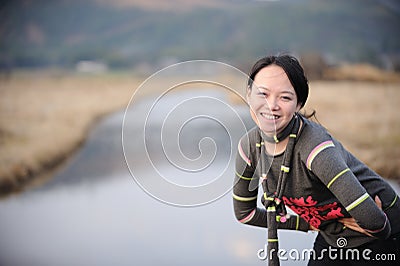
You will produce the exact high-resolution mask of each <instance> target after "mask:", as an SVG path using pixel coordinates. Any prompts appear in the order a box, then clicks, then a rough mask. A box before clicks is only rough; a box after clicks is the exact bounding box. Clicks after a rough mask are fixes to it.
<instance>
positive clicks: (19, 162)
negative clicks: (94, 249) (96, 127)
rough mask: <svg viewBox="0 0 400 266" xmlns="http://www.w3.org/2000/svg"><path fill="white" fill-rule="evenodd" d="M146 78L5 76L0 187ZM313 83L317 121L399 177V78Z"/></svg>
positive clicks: (16, 182) (77, 135)
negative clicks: (396, 80)
mask: <svg viewBox="0 0 400 266" xmlns="http://www.w3.org/2000/svg"><path fill="white" fill-rule="evenodd" d="M143 80H144V78H134V77H132V76H129V75H102V76H88V75H86V76H82V75H72V76H71V75H64V74H62V73H61V74H56V75H54V74H51V73H50V74H49V73H19V74H16V75H14V76H12V77H11V79H10V80H7V81H0V95H1V97H0V147H1V148H0V194H5V193H8V192H10V191H14V190H18V189H19V188H21V187H23V186H24V185H25V184H26V183H28V182H30V180H31V179H32V178H33V177H35V176H37V175H38V174H41V173H43V172H45V171H48V170H49V169H52V168H54V167H55V166H57V165H58V164H59V163H60V162H62V161H64V160H65V159H66V158H67V157H68V156H69V155H70V154H71V153H72V152H73V151H75V150H76V149H77V148H78V147H80V145H81V144H82V142H83V141H84V140H85V137H86V135H87V133H88V130H89V129H90V127H91V126H92V125H93V123H94V122H95V121H96V120H97V119H98V118H99V117H101V116H103V115H105V114H108V113H110V112H113V111H117V110H120V109H122V108H124V107H125V106H126V105H127V104H128V102H129V99H130V97H131V95H132V93H133V92H134V90H135V89H136V88H137V87H138V85H139V84H140V82H142V81H143ZM173 82H174V80H173V79H172V80H171V81H168V82H164V83H160V86H158V87H159V88H161V89H162V88H165V85H166V84H167V83H171V84H172V83H173ZM163 86H164V87H163ZM310 86H311V94H310V98H309V102H308V104H307V106H306V110H312V109H315V110H317V117H318V119H319V121H320V122H321V123H322V124H323V125H324V126H326V127H327V128H328V129H329V130H330V131H331V132H332V134H333V135H334V136H336V137H337V138H338V139H339V140H341V141H342V143H343V144H344V145H345V146H346V147H348V149H349V150H350V151H352V152H353V153H354V154H355V155H356V156H358V157H359V158H360V159H361V160H363V161H365V162H366V163H367V164H369V165H370V166H371V167H372V168H373V169H375V170H377V171H378V172H379V173H380V174H382V175H383V176H385V177H389V178H397V179H400V169H399V168H398V167H397V166H398V165H400V149H399V146H400V116H399V115H398V114H397V110H398V106H399V104H400V83H367V82H349V81H346V82H344V81H343V82H312V83H311V84H310ZM156 87H157V86H156ZM238 87H242V84H241V83H240V85H239V86H238ZM235 90H241V89H239V88H235ZM152 92H157V91H156V90H153V91H146V90H143V91H142V93H141V95H140V96H145V95H146V94H148V93H152ZM242 92H244V87H243V90H242ZM233 98H234V97H233ZM236 101H237V102H241V103H242V100H241V99H239V98H237V97H236Z"/></svg>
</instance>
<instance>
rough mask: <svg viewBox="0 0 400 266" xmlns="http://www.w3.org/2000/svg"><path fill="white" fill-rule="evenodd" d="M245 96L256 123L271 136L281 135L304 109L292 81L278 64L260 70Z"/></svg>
mask: <svg viewBox="0 0 400 266" xmlns="http://www.w3.org/2000/svg"><path fill="white" fill-rule="evenodd" d="M246 96H247V101H248V103H249V105H250V113H251V116H252V118H253V120H254V122H255V123H256V124H257V125H258V127H259V128H260V129H261V130H262V131H263V132H264V133H265V134H267V135H270V136H272V135H275V134H278V133H279V132H281V131H282V130H283V129H284V128H285V127H286V125H287V124H288V123H289V122H290V120H291V119H292V117H293V115H294V113H295V112H298V111H299V110H300V108H301V104H300V103H298V102H297V96H296V92H295V90H294V88H293V86H292V84H291V83H290V80H289V78H288V77H287V75H286V73H285V71H284V70H283V68H281V67H280V66H277V65H269V66H267V67H264V68H263V69H261V70H260V71H259V72H258V73H257V74H256V76H255V77H254V82H253V86H252V88H250V89H248V90H247V95H246Z"/></svg>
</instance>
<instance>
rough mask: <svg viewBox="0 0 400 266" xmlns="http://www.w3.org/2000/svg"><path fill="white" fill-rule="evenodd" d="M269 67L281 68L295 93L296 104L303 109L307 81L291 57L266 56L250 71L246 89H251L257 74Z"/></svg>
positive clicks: (306, 93) (297, 62)
mask: <svg viewBox="0 0 400 266" xmlns="http://www.w3.org/2000/svg"><path fill="white" fill-rule="evenodd" d="M269 65H277V66H280V67H281V68H283V70H284V71H285V72H286V75H287V76H288V78H289V80H290V83H291V84H292V86H293V88H294V90H295V92H296V96H297V100H298V102H299V103H301V107H303V106H304V105H305V104H306V101H307V98H308V90H309V88H308V80H307V78H306V76H305V75H304V70H303V68H302V66H301V65H300V63H299V61H298V60H297V59H296V58H295V57H293V56H291V55H278V56H267V57H263V58H261V59H259V60H258V61H257V62H256V63H255V64H254V66H253V67H252V69H251V71H250V74H249V79H248V81H247V85H248V87H249V88H250V89H251V87H252V85H253V81H254V78H255V76H256V75H257V73H258V72H259V71H260V70H261V69H263V68H264V67H267V66H269Z"/></svg>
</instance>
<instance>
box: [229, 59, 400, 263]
mask: <svg viewBox="0 0 400 266" xmlns="http://www.w3.org/2000/svg"><path fill="white" fill-rule="evenodd" d="M308 90H309V88H308V81H307V78H306V77H305V75H304V71H303V69H302V67H301V65H300V64H299V62H298V61H297V60H296V58H294V57H292V56H289V55H281V56H270V57H265V58H262V59H260V60H259V61H257V62H256V63H255V65H254V66H253V68H252V70H251V73H250V75H249V80H248V87H247V93H246V98H247V101H248V104H249V106H250V112H251V116H252V118H253V120H254V122H255V123H256V125H257V127H255V128H254V129H252V130H251V131H250V132H248V133H247V134H246V135H245V136H243V137H242V139H241V140H240V142H239V144H238V154H237V159H236V176H235V182H234V189H233V204H234V211H235V215H236V218H237V219H238V220H239V221H240V222H241V223H245V224H249V225H254V226H262V227H268V259H269V262H270V265H279V258H278V255H279V254H277V250H278V238H277V233H276V231H277V229H291V230H300V231H308V230H317V231H318V232H319V233H318V236H317V238H316V241H315V243H314V251H315V254H311V255H313V256H311V258H310V261H309V264H308V265H330V263H335V265H338V264H337V263H338V260H340V264H339V265H357V263H359V264H360V265H365V263H367V262H369V261H370V260H373V259H374V261H371V263H374V265H376V263H377V261H376V260H375V259H378V258H376V254H395V255H397V259H400V252H399V235H400V202H399V200H398V196H397V194H396V193H395V191H394V190H393V189H392V188H391V187H390V185H389V184H388V183H387V182H385V181H384V180H383V179H382V178H381V177H380V176H379V175H378V174H376V173H375V172H374V171H372V170H371V169H369V168H368V167H367V166H366V165H365V164H363V163H362V162H361V161H359V160H358V159H357V158H355V157H354V156H353V155H352V154H351V153H349V152H348V151H347V150H346V149H345V148H344V147H343V146H342V145H341V144H340V142H338V141H337V140H336V139H335V138H333V137H332V136H331V135H330V134H329V133H328V132H327V131H326V130H325V128H323V127H322V126H320V125H319V124H317V123H314V122H312V121H310V120H308V118H307V117H305V116H304V115H301V114H299V111H300V110H301V108H302V107H303V106H304V105H305V103H306V100H307V97H308ZM259 181H260V182H261V184H262V187H263V189H264V191H263V192H264V194H263V197H262V202H263V204H264V206H265V207H266V208H265V209H264V208H258V207H257V195H258V184H259ZM286 207H289V208H290V209H291V210H292V211H294V212H295V213H296V214H297V215H288V214H287V213H286ZM340 248H343V249H340ZM350 249H351V250H350ZM328 250H331V255H329V254H328V252H327V251H328ZM334 250H336V252H337V254H336V255H337V256H336V257H335V256H333V255H332V251H334ZM347 250H350V251H351V252H348V253H347V255H346V253H345V251H347ZM354 250H355V251H357V252H354ZM369 250H371V252H369ZM339 251H340V252H342V253H341V254H342V256H339V255H340V252H339ZM358 251H360V252H358ZM362 251H366V252H364V253H368V254H367V255H365V254H363V253H362ZM350 253H351V254H350ZM356 253H358V258H357V256H356V255H357V254H356ZM314 255H315V256H314ZM391 258H393V257H391ZM386 262H387V263H390V261H386ZM392 263H395V262H393V261H392ZM332 265H333V264H332Z"/></svg>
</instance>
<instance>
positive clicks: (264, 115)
mask: <svg viewBox="0 0 400 266" xmlns="http://www.w3.org/2000/svg"><path fill="white" fill-rule="evenodd" d="M260 115H261V116H262V117H264V118H265V119H267V120H277V119H279V117H280V116H278V115H271V114H266V113H260Z"/></svg>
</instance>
